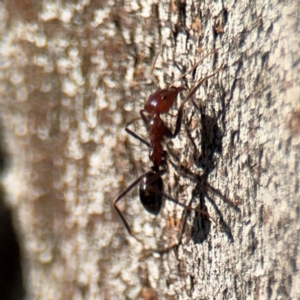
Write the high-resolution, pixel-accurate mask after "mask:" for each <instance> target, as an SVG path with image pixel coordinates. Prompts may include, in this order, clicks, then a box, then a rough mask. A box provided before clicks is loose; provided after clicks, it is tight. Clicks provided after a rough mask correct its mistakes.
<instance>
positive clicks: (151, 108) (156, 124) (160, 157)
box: [113, 50, 223, 236]
mask: <svg viewBox="0 0 300 300" xmlns="http://www.w3.org/2000/svg"><path fill="white" fill-rule="evenodd" d="M215 52H216V50H213V51H211V52H209V53H208V54H207V55H205V56H204V57H203V58H202V59H200V60H199V61H198V62H197V63H196V64H195V65H194V66H193V67H192V68H191V69H190V70H188V71H187V72H185V73H184V74H183V75H181V76H180V77H179V78H177V79H176V80H174V81H172V82H171V83H170V84H169V85H168V87H167V88H165V89H160V88H158V90H157V91H156V92H155V93H153V94H151V95H150V96H149V98H148V100H147V102H146V104H145V106H144V108H143V109H141V110H140V117H141V119H142V120H143V122H144V124H145V126H146V129H147V132H148V134H149V140H150V142H147V141H146V140H145V139H144V138H142V137H140V136H139V135H138V134H136V133H135V132H133V131H132V130H130V129H129V125H130V124H131V123H133V122H134V121H135V120H133V121H131V122H129V123H127V124H126V127H125V130H126V132H127V133H128V134H130V135H131V136H133V137H134V138H136V139H138V140H139V141H141V142H142V143H143V144H145V145H146V146H147V147H149V148H150V149H151V152H150V155H149V158H150V160H151V162H152V164H153V165H152V166H151V168H150V170H149V171H147V172H145V173H143V174H142V175H140V176H139V177H138V178H137V179H136V180H134V181H133V182H132V183H131V184H130V185H129V186H128V187H127V188H126V189H125V190H124V191H123V192H121V194H120V195H119V196H118V197H117V198H116V199H115V200H114V201H113V204H114V207H115V209H116V211H117V213H118V215H119V216H120V218H121V219H122V221H123V223H124V225H125V227H126V229H127V231H128V233H129V234H130V235H132V236H133V234H132V232H131V230H130V227H129V225H128V223H127V221H126V220H125V218H124V216H123V215H122V213H121V211H120V210H119V208H118V207H117V203H118V202H119V201H120V200H121V199H122V198H123V197H124V196H125V195H126V194H127V193H128V192H130V191H131V190H132V188H134V187H135V186H136V185H137V184H138V183H139V195H140V201H141V203H142V205H143V207H144V208H145V209H146V211H148V212H149V213H151V214H154V215H158V214H159V212H160V210H161V207H162V203H163V197H165V198H167V199H168V200H170V201H172V202H174V203H175V204H178V205H180V206H182V207H184V208H185V209H186V210H194V211H196V212H197V213H200V214H202V215H205V216H207V217H209V218H211V219H212V217H211V216H210V215H209V214H208V213H207V212H206V211H203V210H200V209H197V208H192V207H190V206H187V205H185V204H183V203H181V202H179V201H178V200H176V199H174V198H172V197H170V196H169V195H167V194H164V192H163V180H162V176H163V175H164V174H165V173H166V171H167V165H166V160H167V159H168V155H167V152H166V151H165V150H164V149H163V145H162V142H163V140H164V138H170V139H173V138H175V137H176V136H177V135H178V133H179V131H180V129H181V123H182V116H183V108H184V105H185V104H186V103H187V102H188V101H189V100H190V99H191V98H192V97H193V96H194V94H195V93H196V91H197V89H198V88H199V87H200V86H201V84H202V83H203V82H205V81H206V80H207V79H209V78H211V77H213V76H214V75H215V74H217V73H218V72H220V70H222V68H223V65H222V66H221V67H219V68H218V69H217V70H216V71H215V72H214V73H212V74H211V75H208V76H206V77H205V78H203V79H201V80H200V81H199V82H198V83H197V84H196V85H195V86H194V87H193V88H192V89H191V90H190V92H189V93H188V95H187V96H186V98H185V99H184V101H183V102H182V103H181V105H180V107H179V109H178V114H177V120H176V126H175V130H174V133H172V131H171V129H170V128H169V127H167V126H166V124H165V123H164V122H163V120H162V119H161V118H160V115H161V114H169V111H170V109H171V108H172V106H173V104H174V102H175V100H176V99H177V96H178V94H179V93H180V92H182V91H183V90H184V87H183V86H179V87H175V86H173V84H174V83H175V82H176V81H178V80H180V79H182V78H184V77H185V76H186V75H187V74H189V73H191V72H193V71H194V70H195V69H196V68H197V67H198V65H199V64H200V63H201V62H202V61H203V60H204V59H205V58H206V57H208V56H209V55H210V54H211V53H215ZM157 57H158V55H156V57H155V60H154V63H153V64H152V67H151V77H152V76H153V68H154V64H155V62H156V59H157ZM152 80H153V81H154V82H155V83H156V85H157V86H158V84H157V82H156V80H155V78H154V77H152ZM158 87H159V86H158ZM146 113H147V114H148V115H149V117H147V116H146ZM212 220H213V219H212Z"/></svg>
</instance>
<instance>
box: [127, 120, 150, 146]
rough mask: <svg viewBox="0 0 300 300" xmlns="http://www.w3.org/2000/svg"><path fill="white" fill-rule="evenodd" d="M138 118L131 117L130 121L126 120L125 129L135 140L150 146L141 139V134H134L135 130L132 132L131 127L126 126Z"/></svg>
mask: <svg viewBox="0 0 300 300" xmlns="http://www.w3.org/2000/svg"><path fill="white" fill-rule="evenodd" d="M136 120H138V119H133V120H132V121H130V122H128V123H127V124H126V126H125V130H126V132H127V133H128V134H130V135H131V136H133V137H134V138H136V139H137V140H139V141H140V142H142V143H143V144H145V145H146V146H147V147H149V148H151V146H150V144H149V143H148V142H147V141H146V140H145V139H143V138H142V137H141V136H139V135H138V134H136V133H135V132H133V131H132V130H131V129H129V128H128V126H130V125H131V124H132V123H133V122H135V121H136Z"/></svg>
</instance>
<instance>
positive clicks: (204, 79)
mask: <svg viewBox="0 0 300 300" xmlns="http://www.w3.org/2000/svg"><path fill="white" fill-rule="evenodd" d="M223 67H224V65H222V66H221V67H220V68H218V69H217V70H216V71H215V72H213V73H212V74H210V75H208V76H206V77H204V78H203V79H201V80H200V81H199V82H198V83H197V84H196V85H195V86H194V87H193V88H192V90H191V91H190V92H189V93H188V95H187V96H186V98H185V99H184V101H183V102H182V103H181V105H180V107H179V109H178V114H177V121H176V127H175V131H174V133H173V134H172V133H171V134H170V132H168V131H167V132H166V136H167V137H169V138H172V139H173V138H175V137H176V136H177V135H178V133H179V131H180V128H181V123H182V115H183V108H184V105H185V104H186V103H187V102H188V101H189V100H190V99H191V98H192V97H193V96H194V94H195V93H196V91H197V89H198V88H199V87H200V86H201V84H202V83H203V82H205V81H206V80H208V79H209V78H211V77H213V76H215V75H216V74H217V73H219V72H220V71H221V70H222V69H223Z"/></svg>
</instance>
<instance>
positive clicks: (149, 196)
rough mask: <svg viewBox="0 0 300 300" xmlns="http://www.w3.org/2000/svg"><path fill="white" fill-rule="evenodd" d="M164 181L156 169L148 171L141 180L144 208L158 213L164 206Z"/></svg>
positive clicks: (141, 195)
mask: <svg viewBox="0 0 300 300" xmlns="http://www.w3.org/2000/svg"><path fill="white" fill-rule="evenodd" d="M162 195H163V181H162V178H161V177H160V176H159V177H157V173H155V172H154V171H151V172H148V173H146V174H145V175H144V176H143V177H142V179H141V181H140V199H141V203H142V204H143V206H144V208H145V209H146V210H147V211H148V212H149V213H151V214H153V215H158V214H159V212H160V210H161V207H162V201H163V199H162V197H163V196H162Z"/></svg>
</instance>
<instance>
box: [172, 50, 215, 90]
mask: <svg viewBox="0 0 300 300" xmlns="http://www.w3.org/2000/svg"><path fill="white" fill-rule="evenodd" d="M217 51H218V50H217V49H214V50H212V51H210V52H208V53H207V54H206V55H204V56H203V57H202V58H201V59H200V60H199V61H198V62H197V63H195V64H194V66H193V67H192V68H191V69H189V70H187V71H186V72H185V73H184V74H182V75H181V76H179V77H178V78H176V79H174V80H173V81H172V82H171V83H170V84H169V86H168V89H169V88H170V87H171V86H172V85H173V84H174V83H175V82H176V81H178V80H180V79H182V78H184V77H185V76H186V75H187V74H189V73H191V72H193V71H194V70H195V69H196V68H197V67H198V66H199V64H200V63H201V62H203V61H204V59H205V58H207V57H208V56H209V55H211V54H212V53H215V52H217Z"/></svg>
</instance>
